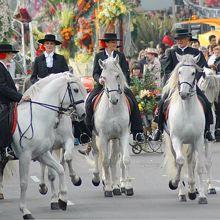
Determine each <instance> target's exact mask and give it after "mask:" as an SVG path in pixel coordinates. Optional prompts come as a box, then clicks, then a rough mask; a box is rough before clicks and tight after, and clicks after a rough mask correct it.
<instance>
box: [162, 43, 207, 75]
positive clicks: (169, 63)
mask: <svg viewBox="0 0 220 220" xmlns="http://www.w3.org/2000/svg"><path fill="white" fill-rule="evenodd" d="M176 53H178V54H180V55H185V54H192V55H194V56H197V55H198V54H200V60H199V62H198V63H197V64H198V66H200V67H204V66H205V67H208V65H207V62H206V59H205V57H204V55H203V53H202V52H201V51H199V50H197V49H195V48H192V47H187V48H185V49H184V50H183V51H182V50H181V49H180V48H179V47H174V48H173V49H169V50H168V51H167V53H166V58H165V60H164V65H163V66H164V73H165V75H167V79H168V78H169V75H170V73H171V72H172V71H173V70H174V68H175V66H176V65H177V64H178V63H179V61H178V60H177V57H176ZM200 76H201V74H200V73H198V76H197V79H198V78H200Z"/></svg>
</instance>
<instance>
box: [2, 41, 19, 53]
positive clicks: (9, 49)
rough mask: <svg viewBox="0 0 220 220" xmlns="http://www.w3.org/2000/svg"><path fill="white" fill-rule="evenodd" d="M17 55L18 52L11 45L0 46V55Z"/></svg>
mask: <svg viewBox="0 0 220 220" xmlns="http://www.w3.org/2000/svg"><path fill="white" fill-rule="evenodd" d="M9 52H10V53H17V52H18V50H15V49H14V47H13V46H12V45H11V44H6V43H5V44H4V43H2V44H0V53H9Z"/></svg>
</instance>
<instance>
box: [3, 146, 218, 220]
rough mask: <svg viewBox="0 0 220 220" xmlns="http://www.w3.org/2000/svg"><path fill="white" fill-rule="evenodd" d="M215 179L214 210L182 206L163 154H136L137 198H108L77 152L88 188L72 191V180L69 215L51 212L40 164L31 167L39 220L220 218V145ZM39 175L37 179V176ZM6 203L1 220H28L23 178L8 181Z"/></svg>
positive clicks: (31, 198)
mask: <svg viewBox="0 0 220 220" xmlns="http://www.w3.org/2000/svg"><path fill="white" fill-rule="evenodd" d="M213 152H214V155H213V168H214V169H213V170H214V172H213V177H214V180H215V182H214V184H215V186H216V187H217V191H219V193H218V194H217V195H212V196H208V202H209V203H208V205H198V204H197V201H187V202H186V203H180V202H178V200H177V196H176V192H174V191H170V190H169V189H168V179H167V178H166V176H164V175H163V172H162V170H161V168H160V167H161V162H162V160H163V156H162V155H161V154H157V153H142V154H140V155H137V156H136V155H132V156H131V159H132V165H131V176H132V177H133V178H134V180H133V186H134V193H135V194H134V196H133V197H126V196H125V195H123V196H119V197H113V198H104V196H103V191H102V187H101V186H99V187H97V188H95V187H94V186H93V185H92V183H91V177H92V175H91V171H90V170H89V165H88V164H87V162H86V161H85V159H84V158H83V157H82V156H81V155H79V154H78V152H76V154H75V156H74V159H75V169H76V171H77V173H78V174H80V176H81V178H82V180H83V183H82V185H81V186H80V187H75V186H72V184H71V182H70V181H69V179H68V178H67V181H68V198H69V206H68V209H67V211H65V212H64V211H51V210H50V208H49V207H50V206H49V202H50V196H49V194H47V195H46V196H42V195H40V194H39V192H38V183H37V182H36V180H37V179H36V178H35V176H36V177H38V178H39V176H40V175H39V170H40V169H39V164H38V163H37V162H35V163H32V165H31V176H32V178H31V177H30V178H29V188H28V196H27V197H28V198H27V202H28V207H29V209H30V210H31V211H32V214H33V215H34V216H35V217H36V218H37V219H98V220H99V219H105V220H107V219H114V220H117V219H150V220H151V219H157V220H162V219H167V220H168V219H169V220H170V219H181V220H183V219H184V220H185V219H189V220H192V219H193V220H197V219H199V220H206V219H207V220H208V219H220V171H219V167H220V160H219V158H220V144H215V145H214V146H213ZM33 176H34V177H33ZM4 193H5V200H2V201H0V220H18V219H22V218H21V217H22V216H21V213H20V211H19V209H18V203H19V199H18V198H19V178H18V173H16V174H14V176H13V177H12V179H10V180H8V181H6V183H5V188H4Z"/></svg>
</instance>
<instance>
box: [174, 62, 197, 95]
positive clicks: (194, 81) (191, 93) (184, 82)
mask: <svg viewBox="0 0 220 220" xmlns="http://www.w3.org/2000/svg"><path fill="white" fill-rule="evenodd" d="M183 66H192V67H194V66H193V65H187V64H184V65H183ZM181 67H182V66H181ZM182 84H187V85H188V86H189V87H190V90H189V92H190V95H191V96H193V95H194V94H195V93H194V92H196V90H193V88H194V87H195V85H196V75H195V77H194V80H193V82H192V83H189V82H186V81H183V82H180V81H178V88H179V90H180V86H181V85H182Z"/></svg>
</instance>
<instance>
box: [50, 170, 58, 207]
mask: <svg viewBox="0 0 220 220" xmlns="http://www.w3.org/2000/svg"><path fill="white" fill-rule="evenodd" d="M48 179H49V181H50V186H51V194H52V195H51V202H50V208H51V209H52V210H58V209H59V204H58V196H57V193H56V188H55V179H56V173H55V170H54V169H52V168H51V167H48Z"/></svg>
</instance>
